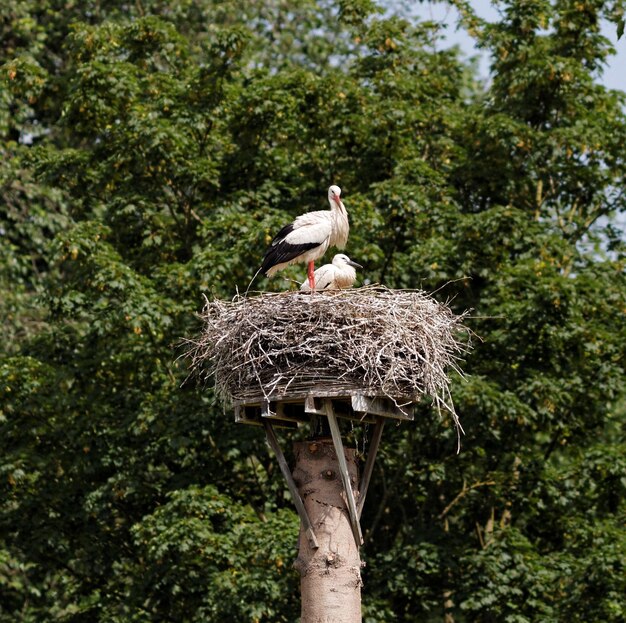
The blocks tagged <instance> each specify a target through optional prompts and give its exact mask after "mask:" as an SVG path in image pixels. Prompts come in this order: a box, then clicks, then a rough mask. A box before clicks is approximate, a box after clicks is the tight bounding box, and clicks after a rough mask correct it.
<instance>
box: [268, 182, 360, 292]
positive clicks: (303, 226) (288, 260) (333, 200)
mask: <svg viewBox="0 0 626 623" xmlns="http://www.w3.org/2000/svg"><path fill="white" fill-rule="evenodd" d="M328 203H330V210H317V211H315V212H307V213H306V214H301V215H300V216H298V217H297V218H296V220H295V221H294V222H293V223H290V224H289V225H285V227H283V228H282V229H281V230H280V231H279V232H278V233H277V234H276V236H274V239H273V240H272V244H271V245H270V247H269V248H268V250H267V251H266V252H265V257H264V258H263V264H262V265H261V268H260V270H261V272H263V273H265V274H266V275H267V276H268V277H271V276H272V275H274V274H275V273H276V272H277V271H279V270H282V269H283V268H285V267H286V266H289V264H295V263H296V262H304V263H306V264H308V279H309V287H310V288H311V290H315V260H318V259H319V258H321V257H322V256H323V255H324V253H326V251H327V249H328V248H329V247H337V248H338V249H343V248H344V247H345V246H346V242H347V241H348V234H349V233H350V225H349V223H348V213H347V212H346V208H345V206H344V205H343V202H342V201H341V188H339V186H334V185H333V186H331V187H330V188H329V189H328Z"/></svg>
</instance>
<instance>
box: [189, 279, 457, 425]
mask: <svg viewBox="0 0 626 623" xmlns="http://www.w3.org/2000/svg"><path fill="white" fill-rule="evenodd" d="M463 317H464V316H463V315H461V316H459V315H456V314H454V313H453V312H452V311H451V310H450V308H449V307H448V306H447V305H444V304H442V303H440V302H438V301H436V300H435V299H434V298H433V297H432V296H430V295H428V294H426V293H425V292H422V291H419V290H391V289H389V288H386V287H382V286H366V287H363V288H354V289H348V290H338V291H333V292H325V293H313V294H309V293H301V292H281V293H260V294H257V295H254V296H248V297H244V296H236V297H235V298H234V299H233V300H231V301H223V300H213V301H209V300H208V299H207V300H206V304H205V306H204V309H203V311H202V314H201V318H202V320H203V321H204V328H203V331H202V333H201V334H200V335H199V336H198V337H196V338H195V339H193V340H188V350H187V355H188V356H189V357H190V359H191V369H192V371H193V372H194V373H195V374H196V375H198V376H199V377H200V378H201V379H204V380H209V379H213V381H214V383H215V389H216V393H217V395H218V397H219V398H220V399H221V400H222V402H223V403H224V405H225V406H226V407H229V408H233V409H234V411H235V414H236V419H237V421H240V422H244V423H261V421H262V419H263V417H264V416H265V417H274V419H276V420H282V422H283V423H285V424H286V425H289V424H293V423H296V424H297V422H298V421H301V420H306V419H307V418H308V415H307V414H308V413H309V412H310V411H309V410H308V409H306V408H305V407H306V404H305V403H306V401H307V400H308V401H311V400H313V401H315V400H319V399H326V398H327V399H331V400H333V403H334V408H335V410H336V411H337V413H339V414H340V415H341V416H343V417H348V415H343V414H344V413H345V414H348V413H350V412H351V411H352V412H354V414H355V415H354V417H355V418H356V419H365V420H367V419H368V415H375V414H377V413H378V414H380V413H383V412H384V414H385V415H386V416H387V417H396V418H397V419H410V418H411V417H412V409H411V405H413V404H415V403H416V402H418V401H420V400H421V399H423V398H424V397H428V398H430V399H431V400H432V401H433V403H434V404H435V406H436V407H437V408H438V409H440V410H441V409H443V410H445V411H448V412H449V413H451V414H452V415H453V417H454V419H455V422H457V420H456V416H455V415H454V407H453V404H452V400H451V398H450V392H449V376H448V375H449V373H450V372H451V371H457V372H458V373H459V374H461V371H460V369H459V366H458V363H459V361H460V358H461V357H462V356H463V354H464V353H465V352H466V351H467V349H468V336H469V332H468V330H467V329H466V328H465V327H464V325H463ZM364 405H365V406H366V408H364ZM344 407H345V408H344ZM457 424H458V422H457Z"/></svg>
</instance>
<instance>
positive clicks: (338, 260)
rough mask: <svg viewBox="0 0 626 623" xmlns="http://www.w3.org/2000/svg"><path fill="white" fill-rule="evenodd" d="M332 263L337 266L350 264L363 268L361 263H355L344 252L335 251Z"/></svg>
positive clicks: (353, 266)
mask: <svg viewBox="0 0 626 623" xmlns="http://www.w3.org/2000/svg"><path fill="white" fill-rule="evenodd" d="M333 264H334V265H335V266H337V267H338V268H341V267H342V266H352V268H363V266H361V264H357V263H356V262H353V261H352V260H351V259H350V258H349V257H348V256H347V255H346V254H345V253H337V255H335V257H333Z"/></svg>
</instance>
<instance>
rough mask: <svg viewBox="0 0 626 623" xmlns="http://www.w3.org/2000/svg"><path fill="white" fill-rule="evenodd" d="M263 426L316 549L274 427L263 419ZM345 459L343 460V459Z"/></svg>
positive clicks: (313, 536) (309, 521)
mask: <svg viewBox="0 0 626 623" xmlns="http://www.w3.org/2000/svg"><path fill="white" fill-rule="evenodd" d="M263 428H265V435H266V437H267V442H268V443H269V444H270V447H271V448H272V450H273V451H274V454H276V458H277V459H278V465H279V466H280V471H281V472H282V473H283V476H284V477H285V480H286V481H287V486H288V487H289V492H290V493H291V497H292V498H293V502H294V504H295V506H296V511H297V512H298V516H299V517H300V521H301V522H302V525H303V527H304V531H305V533H306V536H307V538H308V540H309V545H310V546H311V548H312V549H318V547H319V545H318V543H317V538H315V532H314V531H313V525H312V524H311V520H310V519H309V515H308V514H307V512H306V508H304V502H303V501H302V498H301V497H300V493H299V492H298V487H297V486H296V483H295V482H294V479H293V476H292V475H291V471H290V470H289V465H288V464H287V459H286V458H285V455H284V454H283V451H282V450H281V449H280V445H279V443H278V439H277V438H276V433H275V432H274V428H273V426H272V423H271V422H270V421H269V420H267V419H264V420H263ZM344 461H345V460H344Z"/></svg>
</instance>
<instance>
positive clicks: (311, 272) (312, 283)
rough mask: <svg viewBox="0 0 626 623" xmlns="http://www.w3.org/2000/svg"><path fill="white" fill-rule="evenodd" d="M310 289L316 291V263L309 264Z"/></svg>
mask: <svg viewBox="0 0 626 623" xmlns="http://www.w3.org/2000/svg"><path fill="white" fill-rule="evenodd" d="M309 288H311V292H313V290H315V262H309Z"/></svg>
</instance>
